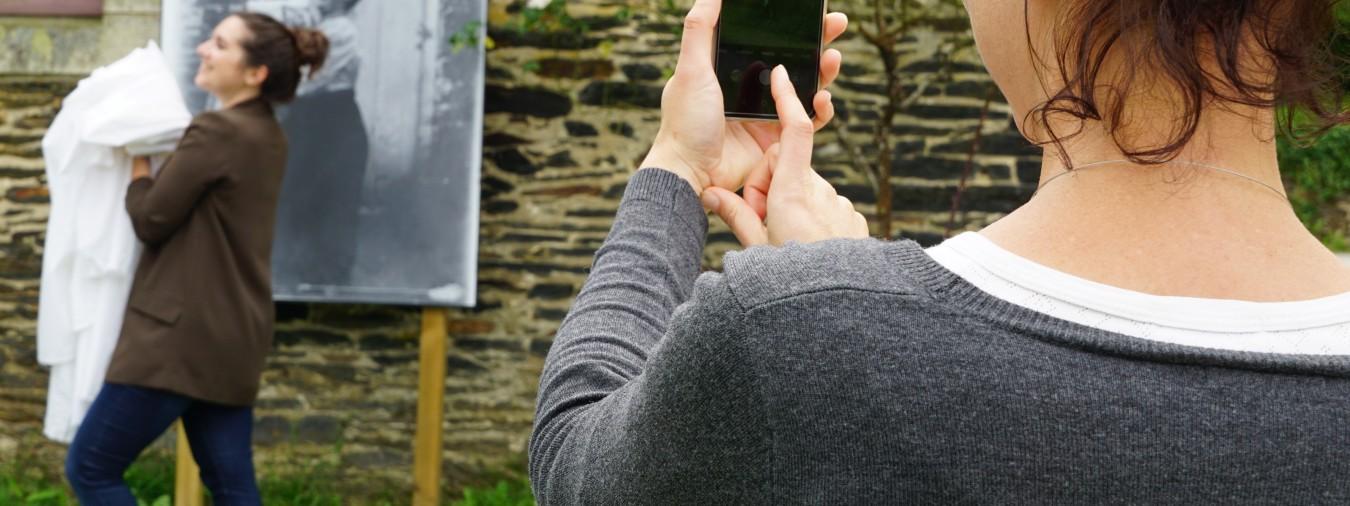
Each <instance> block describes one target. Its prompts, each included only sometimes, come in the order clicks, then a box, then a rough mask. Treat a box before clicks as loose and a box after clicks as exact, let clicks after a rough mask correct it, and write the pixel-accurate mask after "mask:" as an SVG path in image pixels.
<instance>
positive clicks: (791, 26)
mask: <svg viewBox="0 0 1350 506" xmlns="http://www.w3.org/2000/svg"><path fill="white" fill-rule="evenodd" d="M825 2H826V0H722V13H721V16H720V18H719V22H718V25H717V48H716V51H715V53H714V65H713V66H714V68H715V71H716V74H717V81H718V84H719V85H720V86H721V88H722V99H723V101H724V105H725V110H726V116H727V117H728V118H741V119H758V120H776V119H778V114H777V112H776V110H775V108H774V101H773V95H772V93H770V89H769V82H770V73H771V71H772V70H773V68H774V67H775V66H778V65H782V66H784V67H785V68H786V69H787V72H788V76H789V78H790V79H791V81H792V85H793V87H794V88H795V89H796V92H797V98H798V99H799V100H801V102H802V105H803V106H804V107H805V108H806V113H807V115H809V116H810V117H811V118H815V117H816V111H815V107H814V106H813V104H812V102H813V100H812V99H813V97H814V96H815V94H816V90H818V89H819V88H820V83H819V77H820V50H821V40H822V31H823V29H824V28H823V27H824V21H825V7H826V6H825Z"/></svg>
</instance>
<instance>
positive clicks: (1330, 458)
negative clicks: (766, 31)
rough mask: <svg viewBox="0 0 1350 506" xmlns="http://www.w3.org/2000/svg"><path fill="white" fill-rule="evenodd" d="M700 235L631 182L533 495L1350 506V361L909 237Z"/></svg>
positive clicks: (673, 203)
mask: <svg viewBox="0 0 1350 506" xmlns="http://www.w3.org/2000/svg"><path fill="white" fill-rule="evenodd" d="M706 231H707V219H706V215H705V214H704V212H703V209H702V208H701V206H700V204H699V201H698V198H697V197H696V196H695V195H694V193H693V191H691V190H690V189H689V187H688V185H687V184H686V183H685V182H683V181H682V180H680V179H679V178H677V177H675V176H674V175H673V174H671V173H669V172H665V171H660V170H655V169H646V170H642V171H640V172H638V173H637V174H636V175H635V176H634V177H633V178H632V180H631V181H630V182H629V185H628V189H627V192H626V195H625V197H624V200H623V203H622V204H621V205H620V208H619V213H618V217H617V219H616V221H615V223H614V228H613V230H612V232H611V233H610V236H609V238H608V240H607V241H606V242H605V244H604V246H603V247H602V248H601V249H600V251H599V252H598V253H597V254H596V258H595V265H594V267H593V270H592V272H591V275H590V278H589V279H588V280H587V282H586V286H585V288H584V289H583V290H582V292H581V294H580V295H579V296H578V297H577V300H576V303H575V305H574V306H573V307H572V311H571V313H570V314H569V315H568V316H567V319H566V320H565V321H564V322H563V325H562V327H561V329H559V331H558V335H557V337H556V338H555V340H554V344H553V348H552V350H551V351H550V352H549V356H548V360H547V363H546V364H545V367H544V373H543V377H542V379H541V380H540V387H539V403H538V411H537V413H536V418H535V429H534V434H533V436H532V437H531V440H530V476H531V478H532V479H533V482H534V489H535V493H536V495H537V497H538V499H539V501H540V502H541V504H625V505H626V504H794V503H808V504H896V503H906V504H908V503H992V504H1010V503H1011V504H1025V503H1037V504H1047V503H1053V504H1060V503H1080V504H1098V503H1192V504H1194V503H1275V504H1308V503H1342V504H1344V503H1350V357H1345V356H1331V357H1312V356H1282V355H1269V354H1256V353H1243V352H1233V351H1223V350H1212V349H1201V348H1190V347H1183V346H1177V345H1169V344H1163V343H1159V342H1154V341H1148V340H1143V339H1136V338H1131V337H1126V336H1121V335H1117V334H1112V333H1108V332H1104V331H1099V330H1095V329H1092V328H1088V327H1084V326H1081V325H1077V324H1074V323H1070V322H1066V321H1063V320H1057V319H1053V318H1050V317H1048V316H1045V315H1042V314H1039V313H1036V312H1033V311H1030V310H1027V309H1024V308H1021V307H1018V306H1014V305H1011V304H1008V303H1006V302H1003V301H1001V300H999V299H997V298H994V297H992V296H990V295H987V294H985V293H983V292H981V291H979V290H978V289H976V288H975V287H973V286H972V285H970V284H968V283H966V282H965V281H964V280H962V279H961V278H959V277H957V276H955V275H954V274H952V273H951V272H949V271H946V270H944V269H943V268H942V267H940V266H939V265H938V264H936V263H935V262H933V261H932V260H931V259H930V258H929V257H928V256H927V255H926V254H925V253H924V252H923V250H922V249H920V248H919V246H917V245H915V244H914V243H912V242H907V241H905V242H879V241H875V240H852V241H831V242H825V243H818V244H811V245H791V246H788V247H783V248H752V249H750V250H748V251H746V252H743V253H735V254H730V255H727V257H726V260H725V262H724V263H725V269H724V271H723V272H722V273H706V274H703V275H702V276H700V275H699V270H700V259H701V257H702V251H703V245H704V237H705V235H706ZM1347 310H1350V308H1347ZM1347 338H1348V339H1350V336H1347Z"/></svg>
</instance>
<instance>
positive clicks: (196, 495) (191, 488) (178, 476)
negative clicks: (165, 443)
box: [173, 420, 202, 506]
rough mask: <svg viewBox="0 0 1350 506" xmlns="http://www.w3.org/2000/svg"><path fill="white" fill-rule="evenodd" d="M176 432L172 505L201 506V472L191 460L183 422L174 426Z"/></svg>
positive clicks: (190, 451)
mask: <svg viewBox="0 0 1350 506" xmlns="http://www.w3.org/2000/svg"><path fill="white" fill-rule="evenodd" d="M174 427H177V428H178V429H177V432H178V444H177V445H174V446H176V447H177V451H178V461H177V463H176V464H175V465H174V480H173V482H174V485H173V505H174V506H202V480H201V470H200V469H198V468H197V461H195V460H192V449H191V447H190V446H189V445H188V439H187V432H186V431H184V430H183V421H182V420H178V423H175V424H174Z"/></svg>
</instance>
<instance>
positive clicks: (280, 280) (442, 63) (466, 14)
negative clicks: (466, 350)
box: [161, 0, 486, 306]
mask: <svg viewBox="0 0 1350 506" xmlns="http://www.w3.org/2000/svg"><path fill="white" fill-rule="evenodd" d="M241 10H247V11H253V12H260V13H264V14H267V15H270V16H272V17H274V18H276V19H277V20H279V21H281V22H282V23H285V24H287V25H290V26H297V27H307V28H314V29H317V30H319V31H321V32H323V33H324V35H325V36H326V37H327V39H328V42H329V52H328V57H327V59H326V61H325V62H324V64H323V65H322V67H321V68H320V69H319V70H318V71H317V72H316V73H314V74H313V75H309V74H306V75H307V77H306V79H305V81H304V82H303V83H302V84H301V86H300V89H299V91H298V93H297V95H296V98H295V100H294V101H293V102H291V103H289V104H285V105H281V106H279V107H278V108H277V114H278V117H279V119H280V121H281V124H282V126H283V127H284V128H285V131H286V135H287V140H288V143H289V155H288V161H287V167H286V176H285V182H284V183H283V188H282V194H281V203H280V206H279V209H278V214H277V223H276V240H275V242H274V247H273V248H274V249H273V255H272V264H273V265H272V270H273V291H274V296H275V298H276V299H277V300H290V301H318V302H367V303H390V304H416V305H431V306H472V305H473V304H474V303H475V295H476V293H475V285H476V268H477V249H478V197H479V194H478V192H477V188H478V182H479V171H480V166H479V164H480V161H481V139H482V102H483V92H482V89H483V52H482V48H481V44H480V46H479V47H472V46H471V47H467V48H466V47H455V45H454V44H452V43H451V42H450V39H451V35H452V34H456V33H461V32H463V31H464V30H465V29H466V27H469V29H474V27H478V26H482V25H483V22H484V16H485V11H486V6H485V5H484V2H483V1H482V0H468V1H466V0H416V1H412V0H410V1H406V2H405V1H400V2H389V1H383V0H180V1H174V2H165V3H164V8H163V23H162V32H161V33H162V39H163V45H164V47H165V52H166V54H167V55H168V57H169V58H170V60H171V64H172V65H173V66H174V68H175V70H176V71H177V72H178V74H179V81H180V85H181V88H182V89H183V91H184V96H185V97H186V99H187V101H188V105H189V107H190V108H191V109H192V110H193V112H194V113H195V112H200V111H204V110H211V109H213V108H216V107H217V104H213V103H212V100H211V99H210V98H209V97H207V96H205V95H204V94H201V93H200V92H199V91H196V89H195V87H193V86H192V85H191V82H192V76H193V75H194V74H195V72H196V69H197V66H198V65H199V64H200V61H199V59H198V58H197V56H196V53H195V47H196V45H197V44H198V43H199V42H200V41H202V40H205V39H206V38H207V37H208V35H209V33H210V31H211V28H212V27H214V26H215V24H216V23H218V22H219V21H220V20H222V19H224V18H225V17H226V16H228V15H229V13H231V12H236V11H241Z"/></svg>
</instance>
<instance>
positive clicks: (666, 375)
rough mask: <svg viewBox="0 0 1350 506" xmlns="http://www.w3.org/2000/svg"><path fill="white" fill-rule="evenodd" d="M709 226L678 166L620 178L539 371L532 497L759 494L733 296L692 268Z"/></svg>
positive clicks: (723, 499) (760, 454) (755, 415)
mask: <svg viewBox="0 0 1350 506" xmlns="http://www.w3.org/2000/svg"><path fill="white" fill-rule="evenodd" d="M706 234H707V217H706V215H705V214H704V212H703V209H702V206H701V205H700V204H699V201H698V198H697V196H696V195H694V193H693V191H692V190H691V189H690V188H689V186H688V184H687V183H685V182H684V181H683V180H681V179H680V178H679V177H678V176H675V175H674V174H672V173H670V172H666V171H663V170H658V169H644V170H642V171H639V172H638V173H637V174H636V175H635V176H634V177H633V178H632V180H631V181H630V182H629V185H628V188H627V191H626V192H625V195H624V199H623V202H622V203H621V204H620V206H619V213H618V216H617V218H616V220H615V223H614V227H613V229H612V230H611V231H610V235H609V237H608V238H607V239H606V241H605V244H604V245H603V246H602V247H601V248H600V250H599V251H598V252H597V254H596V258H595V263H594V266H593V268H592V271H591V274H590V276H589V278H588V279H587V281H586V285H585V287H584V288H583V289H582V291H581V293H580V295H578V297H577V300H576V302H575V303H574V304H573V306H572V310H571V311H570V312H569V314H568V316H567V318H566V319H565V320H564V322H563V324H562V326H561V328H560V329H559V330H558V334H557V336H556V337H555V338H554V343H553V346H552V348H551V349H550V351H549V356H548V359H547V361H546V362H545V365H544V372H543V375H542V377H541V379H540V387H539V399H538V406H537V410H536V414H535V428H534V432H533V434H532V435H531V439H530V476H531V479H532V481H533V486H534V489H535V494H536V497H537V499H538V500H539V502H540V504H642V503H649V502H652V501H653V500H657V499H658V498H679V501H678V502H689V503H707V504H731V503H737V502H742V501H740V500H739V499H744V498H746V497H757V496H758V497H762V495H761V494H763V492H764V491H765V490H766V489H763V488H762V487H766V486H768V484H767V479H766V478H767V473H766V471H765V469H766V467H765V465H764V463H765V462H767V458H768V443H767V438H766V437H765V435H764V434H765V433H764V431H763V429H762V428H763V427H764V426H765V424H764V420H763V414H762V413H763V410H762V409H761V406H762V401H761V400H760V397H759V390H758V388H757V384H756V383H755V381H753V380H754V374H753V368H752V366H751V365H750V364H749V363H748V361H747V360H746V357H747V355H748V354H747V353H745V351H744V350H743V347H744V346H745V339H744V338H743V336H742V334H743V333H744V332H743V330H742V327H743V322H744V318H743V315H742V310H741V308H740V306H739V304H737V302H736V300H735V297H734V295H733V294H732V292H731V290H730V289H729V287H728V286H727V284H726V282H725V279H724V278H723V277H722V276H720V275H718V274H707V275H704V276H703V277H702V278H699V277H698V272H699V266H700V261H701V258H702V252H703V245H704V241H705V238H706ZM696 278H697V283H695V280H696ZM677 306H678V308H677Z"/></svg>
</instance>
